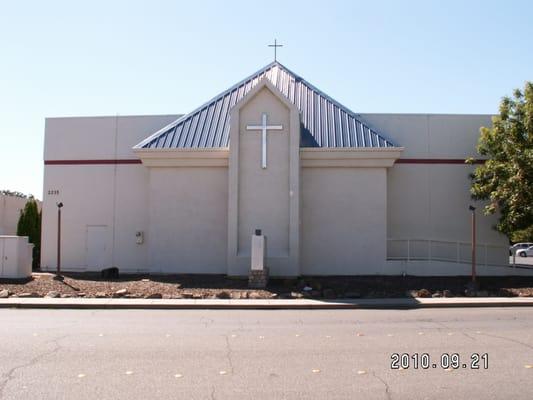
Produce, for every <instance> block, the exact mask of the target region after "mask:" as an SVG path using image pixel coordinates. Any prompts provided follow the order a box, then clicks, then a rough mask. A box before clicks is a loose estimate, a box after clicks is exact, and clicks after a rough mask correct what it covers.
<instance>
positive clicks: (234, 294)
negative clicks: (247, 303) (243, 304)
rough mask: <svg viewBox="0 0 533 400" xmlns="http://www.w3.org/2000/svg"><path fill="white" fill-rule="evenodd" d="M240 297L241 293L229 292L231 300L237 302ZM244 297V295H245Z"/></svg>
mask: <svg viewBox="0 0 533 400" xmlns="http://www.w3.org/2000/svg"><path fill="white" fill-rule="evenodd" d="M241 297H242V294H241V292H231V298H232V299H234V300H239V299H240V298H241ZM245 297H246V295H245Z"/></svg>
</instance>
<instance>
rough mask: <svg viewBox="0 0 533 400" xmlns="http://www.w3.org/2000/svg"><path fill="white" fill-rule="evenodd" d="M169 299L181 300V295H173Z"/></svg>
mask: <svg viewBox="0 0 533 400" xmlns="http://www.w3.org/2000/svg"><path fill="white" fill-rule="evenodd" d="M170 298H171V299H182V298H183V297H182V295H181V294H173V295H172V296H171V297H170Z"/></svg>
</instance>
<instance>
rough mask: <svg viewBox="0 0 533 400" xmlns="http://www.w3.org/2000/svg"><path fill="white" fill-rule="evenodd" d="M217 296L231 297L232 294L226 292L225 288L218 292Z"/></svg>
mask: <svg viewBox="0 0 533 400" xmlns="http://www.w3.org/2000/svg"><path fill="white" fill-rule="evenodd" d="M217 297H218V298H219V299H229V298H230V297H231V295H230V293H229V292H226V291H225V290H223V291H222V292H218V293H217Z"/></svg>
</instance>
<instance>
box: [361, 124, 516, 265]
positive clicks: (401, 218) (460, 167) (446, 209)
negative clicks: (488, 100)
mask: <svg viewBox="0 0 533 400" xmlns="http://www.w3.org/2000/svg"><path fill="white" fill-rule="evenodd" d="M361 117H362V119H363V120H364V121H366V122H367V123H368V124H369V125H370V126H371V127H372V128H374V129H376V130H378V131H379V132H381V133H382V134H383V135H385V136H386V137H388V138H389V139H391V140H392V141H393V142H395V143H396V144H397V145H400V146H403V147H405V150H404V152H403V154H402V156H401V159H410V160H413V159H414V160H420V159H456V160H459V159H465V158H468V157H471V156H473V157H475V156H476V154H477V153H476V150H475V147H476V144H477V141H478V138H479V128H480V127H481V126H490V125H491V116H490V115H426V114H403V115H402V114H362V115H361ZM474 168H475V167H474V166H469V165H465V164H445V163H436V164H429V163H419V164H415V163H398V162H397V163H396V164H395V165H394V166H393V167H392V168H390V169H389V170H388V194H387V214H388V220H387V231H388V238H389V239H393V240H394V239H401V240H403V239H406V240H407V239H409V240H414V242H411V254H412V255H413V254H417V255H425V254H428V252H430V251H433V255H432V256H435V255H437V256H439V255H440V256H443V257H454V256H455V254H456V253H458V252H459V253H460V258H462V259H466V261H468V260H469V259H470V254H469V251H468V243H469V242H470V240H471V236H470V235H471V229H470V226H471V225H470V215H471V214H470V211H469V210H468V206H469V205H470V204H473V205H475V206H476V207H477V208H478V212H477V242H478V244H479V246H478V250H477V254H478V257H477V258H478V262H482V263H484V262H485V258H486V261H487V263H488V264H498V265H507V264H508V251H507V245H508V240H507V238H506V237H505V236H504V235H501V234H499V233H497V232H496V231H495V230H494V229H492V227H493V225H494V224H495V223H496V220H497V217H496V216H485V215H483V212H482V208H483V203H481V202H474V201H472V200H471V198H470V193H469V188H470V180H469V177H468V175H469V173H470V172H472V171H473V170H474ZM417 239H421V241H419V242H417V241H416V240H417ZM422 240H423V241H422ZM428 240H431V241H435V243H432V244H430V243H428V242H424V241H428ZM439 242H442V243H439ZM455 242H464V243H462V244H457V245H455V244H454V243H455ZM484 245H488V247H487V254H486V257H485V248H484ZM430 246H431V250H430ZM388 247H389V256H391V255H395V254H397V253H399V252H404V253H405V251H406V249H405V247H406V244H405V243H398V242H395V243H392V242H389V245H388ZM387 265H388V267H386V268H385V270H384V272H385V273H391V274H396V273H398V272H399V273H403V272H405V271H406V270H410V271H411V273H415V274H421V272H424V274H428V272H429V274H434V275H440V274H443V273H444V274H446V273H450V274H462V272H461V271H464V270H467V273H468V268H465V266H466V267H468V264H467V263H465V264H464V265H458V266H457V268H451V267H450V265H451V264H450V263H446V262H433V263H431V262H424V261H413V263H412V265H405V263H404V265H403V267H400V268H399V269H398V265H399V264H398V263H397V262H390V263H388V264H387ZM424 265H425V268H426V270H425V271H422V269H423V268H424ZM479 272H480V274H484V273H487V274H494V271H492V270H490V269H489V268H486V269H483V268H481V269H480V271H479Z"/></svg>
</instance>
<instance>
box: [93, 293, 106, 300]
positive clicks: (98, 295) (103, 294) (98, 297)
mask: <svg viewBox="0 0 533 400" xmlns="http://www.w3.org/2000/svg"><path fill="white" fill-rule="evenodd" d="M94 297H96V298H97V299H101V298H104V297H107V295H106V294H105V292H96V294H95V295H94Z"/></svg>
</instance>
